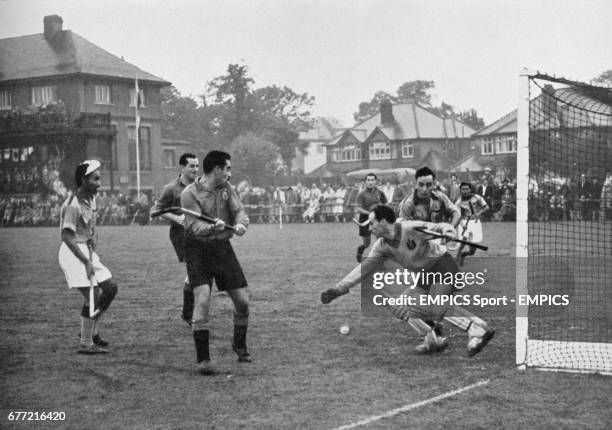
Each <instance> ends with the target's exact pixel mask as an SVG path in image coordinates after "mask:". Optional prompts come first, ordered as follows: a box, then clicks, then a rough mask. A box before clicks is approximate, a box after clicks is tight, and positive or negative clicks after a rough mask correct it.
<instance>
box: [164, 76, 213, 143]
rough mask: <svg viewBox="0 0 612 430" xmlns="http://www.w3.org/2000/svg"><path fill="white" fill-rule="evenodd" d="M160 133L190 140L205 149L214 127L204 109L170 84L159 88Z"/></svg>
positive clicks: (210, 140) (211, 138) (209, 141)
mask: <svg viewBox="0 0 612 430" xmlns="http://www.w3.org/2000/svg"><path fill="white" fill-rule="evenodd" d="M161 110H162V135H163V136H164V137H170V138H174V139H181V140H186V141H188V142H190V143H191V144H192V145H194V147H196V148H198V150H200V151H206V150H207V149H208V148H209V146H210V144H211V142H212V141H213V140H214V129H213V127H211V124H212V123H211V121H210V120H209V119H207V115H206V113H207V112H206V111H205V109H204V108H203V107H199V106H198V104H197V103H196V101H195V100H194V99H192V98H190V97H183V96H181V94H180V93H179V91H178V90H177V89H176V88H175V87H173V86H171V87H165V88H162V90H161Z"/></svg>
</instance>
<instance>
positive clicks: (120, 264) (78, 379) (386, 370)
mask: <svg viewBox="0 0 612 430" xmlns="http://www.w3.org/2000/svg"><path fill="white" fill-rule="evenodd" d="M99 234H100V242H99V246H98V251H99V253H100V255H101V257H102V260H103V262H105V264H106V265H107V266H108V267H109V268H110V269H111V270H112V272H113V275H114V277H115V279H116V280H117V282H118V284H119V288H120V290H119V293H118V296H117V298H116V301H115V302H114V303H113V305H112V307H111V309H110V310H109V312H108V315H106V316H105V319H104V322H103V325H102V329H101V333H102V335H103V337H105V338H106V339H107V340H109V341H110V342H111V346H110V349H111V353H110V354H108V355H106V356H91V357H88V356H81V355H78V354H77V353H76V348H77V345H78V333H79V316H78V314H79V311H80V305H81V300H82V299H81V298H80V295H79V294H78V293H76V292H74V291H68V289H67V287H66V285H65V280H64V278H63V274H62V272H61V270H60V268H59V266H58V264H57V249H58V246H59V231H58V229H56V228H49V229H47V228H38V229H3V230H0V258H1V259H2V266H1V269H0V270H1V276H0V341H1V343H2V348H1V350H0V366H1V371H0V378H1V380H0V384H1V397H0V412H1V413H2V416H0V428H45V429H56V428H57V429H59V428H75V429H103V428H108V429H118V428H127V429H201V428H206V429H236V428H241V429H253V428H261V429H269V428H272V429H285V428H288V429H291V428H293V429H333V428H336V427H339V426H342V425H347V424H350V423H354V422H357V421H359V420H362V419H364V418H367V417H369V416H373V415H379V414H383V413H385V412H386V411H389V410H392V409H395V408H401V407H403V406H406V405H411V404H415V403H418V402H421V401H424V400H427V399H429V398H432V397H435V396H438V395H441V394H444V393H447V392H450V391H452V390H456V389H459V388H462V387H465V386H469V385H471V384H474V383H477V382H479V381H483V380H488V381H489V382H488V384H486V385H483V386H480V387H477V388H474V389H472V390H469V391H466V392H463V393H460V394H457V395H456V396H452V397H449V398H447V399H444V400H442V401H440V402H437V403H434V404H429V405H424V406H422V407H418V408H414V409H412V410H409V411H407V412H404V413H398V414H396V415H394V416H392V417H389V418H384V419H381V420H377V421H373V422H371V423H369V424H367V425H365V426H363V427H360V428H373V429H378V428H393V429H395V428H414V429H425V428H427V429H449V428H457V429H479V428H482V429H489V428H503V429H506V428H510V429H514V428H517V429H518V428H521V429H523V428H555V429H557V428H562V429H581V428H584V429H597V428H601V429H603V428H609V427H608V426H609V425H610V423H611V422H612V403H611V401H610V399H611V398H612V383H611V382H612V380H611V379H610V377H603V376H597V375H579V374H567V373H551V372H540V371H535V370H528V371H526V372H519V371H517V370H515V366H514V350H515V348H514V339H515V337H514V336H515V335H514V309H513V308H511V307H507V308H499V307H498V308H495V310H486V309H485V310H484V311H483V312H480V313H481V314H482V315H484V316H485V317H486V318H487V319H488V320H489V321H490V322H491V324H492V325H494V326H495V327H496V328H497V334H496V337H495V338H494V339H493V341H492V342H491V344H490V345H489V346H488V347H487V348H486V349H484V350H483V351H482V352H481V353H480V354H479V355H477V356H476V357H474V358H468V357H467V356H466V353H465V343H466V337H465V335H464V334H463V333H461V332H459V331H458V330H455V329H450V335H451V346H450V347H449V348H448V349H447V350H446V351H444V352H443V353H442V354H440V355H438V356H419V355H416V354H415V353H414V352H413V347H414V345H416V344H417V343H418V342H419V339H418V338H417V336H416V335H415V334H413V332H411V331H410V330H409V329H408V328H407V327H406V326H405V325H404V324H403V323H401V322H399V321H398V320H396V319H394V318H392V317H388V318H367V317H363V316H362V315H361V311H360V295H359V292H358V290H357V289H356V290H355V291H354V292H352V293H351V294H349V295H348V296H344V297H342V298H340V299H338V300H337V301H335V302H333V303H332V304H330V305H328V306H323V305H321V304H320V303H319V294H320V292H321V291H322V290H323V289H324V288H327V287H329V286H331V285H333V284H334V283H335V282H336V281H338V280H339V279H341V277H342V276H343V275H344V274H345V273H346V272H348V271H349V270H350V269H351V268H352V267H353V266H354V264H355V263H354V250H355V247H356V246H357V245H358V243H359V242H358V238H357V237H356V232H355V228H354V226H351V225H349V224H316V225H313V224H308V225H304V224H293V225H286V226H285V228H284V229H283V230H282V231H279V229H278V226H273V225H253V226H251V228H250V229H249V232H248V233H247V235H246V236H244V237H242V238H236V239H234V240H233V243H234V246H235V249H236V252H237V254H238V257H239V259H240V261H241V263H242V265H243V268H244V271H245V273H246V276H247V279H248V281H249V284H250V287H251V290H252V293H251V297H252V308H251V323H250V327H249V345H250V349H251V352H252V355H253V357H254V362H253V363H251V364H240V363H237V362H236V357H235V355H234V353H233V352H232V351H231V345H230V343H231V333H232V317H231V303H230V301H229V299H228V298H227V297H226V296H224V295H218V294H215V296H214V303H213V319H212V334H211V336H212V341H211V354H212V356H213V359H215V360H216V361H217V363H218V364H220V365H221V367H223V368H224V369H225V370H226V372H227V373H226V374H222V375H219V376H213V377H206V376H201V375H198V374H197V373H195V357H194V355H195V353H194V347H193V339H192V336H191V331H190V330H189V328H188V327H187V325H186V324H185V323H184V322H182V321H181V320H180V318H179V313H180V306H181V301H182V292H181V288H182V280H183V278H184V276H185V269H184V267H183V266H181V265H179V264H178V263H177V262H176V257H175V256H174V253H173V251H172V249H171V246H170V243H169V240H168V229H167V227H164V226H149V227H101V228H99ZM485 238H486V243H487V244H488V245H490V246H491V251H490V252H489V256H490V257H492V258H487V259H476V258H474V259H472V260H471V261H470V260H468V263H467V268H468V269H471V270H480V267H479V265H486V268H487V271H488V275H489V278H488V280H489V282H488V283H487V286H486V287H485V288H486V289H487V293H488V294H491V295H504V294H509V295H511V294H513V293H514V287H515V286H514V271H515V269H514V266H513V264H512V263H513V257H512V256H513V247H514V240H513V238H514V224H512V223H491V224H486V225H485ZM343 323H348V324H349V325H350V326H351V333H350V334H349V335H347V336H344V335H342V334H340V333H339V331H338V328H339V327H340V326H341V325H342V324H343ZM10 411H39V412H43V411H45V412H47V411H64V412H65V413H66V420H65V421H54V422H36V423H32V422H25V421H24V422H14V421H13V422H9V421H8V419H7V417H8V413H9V412H10Z"/></svg>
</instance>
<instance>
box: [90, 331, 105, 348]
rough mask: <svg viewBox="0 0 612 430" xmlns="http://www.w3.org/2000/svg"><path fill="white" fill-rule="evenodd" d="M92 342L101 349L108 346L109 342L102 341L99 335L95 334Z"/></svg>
mask: <svg viewBox="0 0 612 430" xmlns="http://www.w3.org/2000/svg"><path fill="white" fill-rule="evenodd" d="M91 340H92V341H93V343H94V345H97V346H101V347H105V346H108V342H107V341H105V340H104V339H102V338H101V337H100V335H99V334H94V335H93V337H92V338H91Z"/></svg>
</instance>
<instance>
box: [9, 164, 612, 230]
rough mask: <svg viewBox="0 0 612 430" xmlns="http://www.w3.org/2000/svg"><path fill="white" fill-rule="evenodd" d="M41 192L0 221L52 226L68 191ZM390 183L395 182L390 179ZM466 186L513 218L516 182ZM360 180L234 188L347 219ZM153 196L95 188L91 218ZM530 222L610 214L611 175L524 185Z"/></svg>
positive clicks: (285, 207)
mask: <svg viewBox="0 0 612 430" xmlns="http://www.w3.org/2000/svg"><path fill="white" fill-rule="evenodd" d="M49 179H50V180H49V184H47V187H46V188H45V189H46V192H42V193H23V194H13V195H8V196H0V227H21V226H24V227H25V226H57V225H58V224H59V216H60V208H61V205H62V203H63V201H64V200H65V199H66V198H67V197H68V196H69V193H70V192H69V191H67V190H66V188H65V187H64V186H63V184H61V181H58V179H57V175H55V174H50V175H49ZM381 182H382V183H381V184H379V188H380V189H381V191H383V192H384V193H385V195H386V197H387V200H388V202H389V205H391V206H392V207H393V208H394V209H397V206H398V205H399V203H400V202H401V201H402V200H403V199H404V198H405V197H407V196H408V195H411V194H412V193H413V192H414V186H415V184H414V181H411V180H408V181H407V182H404V183H401V184H399V183H397V181H386V180H383V181H381ZM392 182H395V183H392ZM471 183H472V188H473V189H474V192H475V193H477V194H480V195H482V196H483V197H484V199H485V201H486V202H487V204H488V205H489V208H490V210H489V211H487V212H485V213H484V214H483V216H482V219H483V221H514V220H515V219H516V195H515V194H516V193H515V191H516V182H515V181H514V180H511V179H509V178H504V179H501V178H500V177H498V176H493V175H491V174H490V172H485V174H483V175H481V177H480V179H478V180H475V181H471ZM459 184H460V181H459V179H458V178H457V177H456V176H455V175H450V176H449V177H448V178H447V179H445V180H442V181H437V182H436V189H437V190H438V191H440V192H443V193H445V194H446V195H447V196H449V198H450V199H451V200H452V201H453V202H454V201H456V200H457V199H458V198H459V195H460V193H459ZM364 187H365V183H364V182H363V181H358V182H356V183H354V184H343V183H338V182H336V183H326V182H321V184H320V186H319V184H318V183H316V182H315V183H311V184H309V185H302V184H301V183H296V184H295V185H293V186H284V187H274V186H271V187H269V188H267V189H266V188H262V187H252V186H251V185H250V184H248V183H247V182H242V183H240V184H238V185H237V186H236V191H237V192H238V195H239V197H240V199H241V201H242V203H243V205H244V207H245V210H246V211H247V213H248V215H249V217H250V219H251V222H253V223H278V222H280V220H281V217H282V221H283V222H306V223H316V222H349V221H351V219H352V218H353V217H354V216H355V207H356V202H357V195H358V194H359V192H360V191H361V190H363V189H364ZM155 199H156V197H155V196H153V198H151V199H150V198H149V196H148V195H147V194H145V193H141V194H140V196H138V198H136V195H135V194H134V195H132V196H126V195H124V194H121V193H109V192H106V191H102V192H100V193H99V194H98V195H97V196H96V206H97V213H98V219H97V223H98V225H116V226H119V225H134V224H138V225H147V224H150V223H151V222H155V223H157V222H160V221H158V220H155V221H152V220H151V219H150V217H149V210H150V207H151V206H152V205H153V204H154V203H155ZM529 217H530V221H563V220H565V221H567V220H585V221H598V220H599V221H603V220H612V175H609V176H608V177H607V178H606V180H605V181H603V183H600V182H599V181H598V180H597V178H587V177H586V176H585V175H581V176H580V178H579V179H578V180H576V181H573V182H572V181H570V180H566V181H564V182H563V183H560V182H559V181H557V182H555V181H540V183H538V181H536V180H531V181H530V184H529Z"/></svg>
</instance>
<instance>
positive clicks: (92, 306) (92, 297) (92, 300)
mask: <svg viewBox="0 0 612 430" xmlns="http://www.w3.org/2000/svg"><path fill="white" fill-rule="evenodd" d="M87 249H89V261H90V262H91V261H92V256H93V249H92V248H91V246H89V245H88V246H87ZM92 264H93V263H92ZM94 276H95V275H91V277H90V278H89V318H92V319H93V318H95V317H96V316H97V315H98V314H99V313H100V309H96V287H95V286H94V283H93V278H94Z"/></svg>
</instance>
